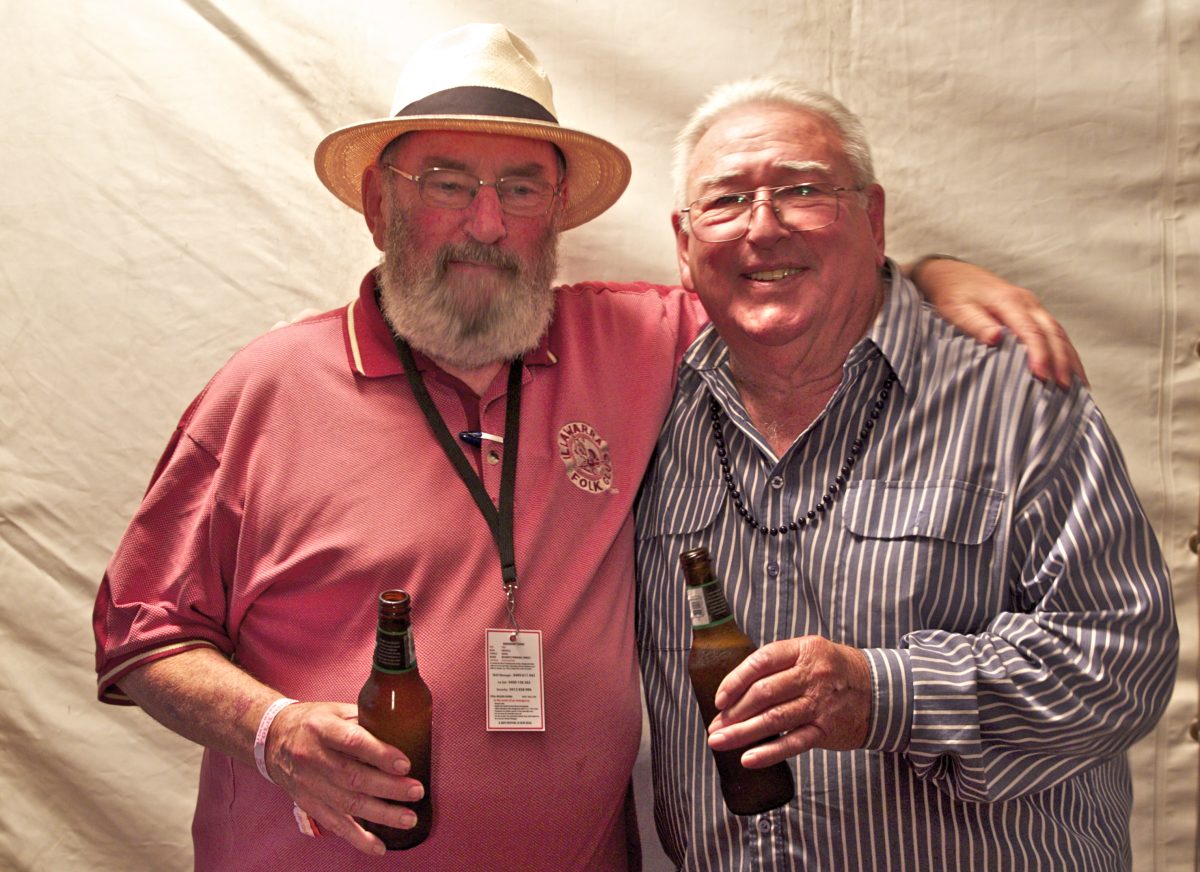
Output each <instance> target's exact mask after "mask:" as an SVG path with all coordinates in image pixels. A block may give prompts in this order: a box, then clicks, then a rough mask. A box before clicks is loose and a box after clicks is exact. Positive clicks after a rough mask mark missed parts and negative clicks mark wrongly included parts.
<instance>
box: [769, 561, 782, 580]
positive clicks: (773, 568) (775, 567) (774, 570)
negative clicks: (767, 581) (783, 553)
mask: <svg viewBox="0 0 1200 872" xmlns="http://www.w3.org/2000/svg"><path fill="white" fill-rule="evenodd" d="M778 574H779V564H778V563H768V564H767V575H769V576H771V578H774V577H775V576H777V575H778Z"/></svg>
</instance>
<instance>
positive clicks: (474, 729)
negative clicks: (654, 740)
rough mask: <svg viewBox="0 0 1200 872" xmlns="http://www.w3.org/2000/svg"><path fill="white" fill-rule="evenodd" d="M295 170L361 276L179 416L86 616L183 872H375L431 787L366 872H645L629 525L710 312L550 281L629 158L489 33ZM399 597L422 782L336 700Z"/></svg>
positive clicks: (640, 289)
mask: <svg viewBox="0 0 1200 872" xmlns="http://www.w3.org/2000/svg"><path fill="white" fill-rule="evenodd" d="M317 170H318V174H319V175H320V177H321V179H322V181H323V182H324V183H325V184H326V186H327V187H328V188H329V189H330V190H331V191H332V192H333V193H334V194H335V195H336V196H337V197H338V198H339V199H341V200H342V201H343V202H344V203H346V204H347V205H350V206H352V207H353V208H355V209H359V210H361V211H362V212H363V214H364V216H365V218H366V222H367V226H368V228H369V229H370V232H371V234H372V237H373V239H374V241H375V244H376V245H377V246H378V247H379V248H380V249H381V250H383V251H384V252H385V256H384V260H383V265H382V266H381V267H380V268H378V269H376V270H372V271H371V272H370V273H369V274H368V275H367V276H366V277H365V279H364V280H363V282H362V284H361V287H360V289H359V294H358V297H357V298H356V299H355V300H354V301H352V302H351V303H349V305H346V306H344V307H340V308H338V309H336V310H334V311H332V312H328V313H326V314H323V315H320V316H317V317H313V318H309V319H306V320H303V321H301V322H299V323H296V324H292V325H289V326H287V327H284V328H281V329H278V330H275V331H273V332H271V333H269V334H267V335H265V336H263V337H261V338H259V339H257V340H255V341H254V342H252V343H251V344H250V345H248V346H247V347H246V348H245V349H243V350H242V351H240V352H238V353H237V354H236V355H234V357H233V358H232V359H231V360H230V361H229V362H228V363H227V364H226V365H225V366H224V367H223V368H222V369H221V371H220V372H219V373H218V374H217V375H216V376H215V377H214V378H213V379H212V381H211V382H210V383H209V385H208V386H207V387H206V388H205V390H204V392H203V393H202V394H201V395H200V396H199V397H198V398H197V399H196V400H195V401H194V402H193V403H192V405H191V406H190V407H189V409H188V410H187V412H186V413H185V414H184V416H183V419H182V420H181V422H180V424H179V427H178V429H177V430H176V433H175V435H174V437H173V439H172V440H171V442H170V444H169V446H168V448H167V450H166V453H165V454H164V455H163V458H162V460H161V461H160V463H159V466H158V468H157V470H156V471H155V475H154V478H153V481H152V482H151V485H150V488H149V490H148V491H147V493H146V496H145V498H144V500H143V503H142V505H141V507H140V508H139V510H138V512H137V514H136V515H135V517H134V519H133V521H132V523H131V525H130V527H129V529H128V531H127V532H126V534H125V537H124V539H123V540H122V542H121V544H120V546H119V548H118V550H117V553H116V554H115V556H114V558H113V560H112V562H111V563H110V565H109V568H108V571H107V573H106V575H105V579H104V582H103V584H102V585H101V589H100V593H99V596H98V598H97V604H96V612H95V618H94V625H95V632H96V636H97V647H98V653H97V673H98V675H99V692H100V697H101V699H102V700H104V701H106V702H112V703H125V704H136V705H139V706H141V707H142V708H143V709H144V710H146V711H147V712H148V713H149V714H150V715H151V716H153V717H154V718H156V719H158V720H159V721H161V722H162V723H164V724H165V725H167V726H168V727H169V728H170V729H172V730H174V731H176V732H178V733H180V734H182V735H183V736H186V737H188V738H190V739H192V740H193V741H196V742H198V743H200V744H202V745H203V746H204V747H205V755H204V762H203V765H202V770H201V775H200V788H199V797H198V800H197V808H196V816H195V820H194V824H193V838H194V843H195V857H196V868H197V869H199V870H221V872H230V870H239V869H254V870H289V872H290V870H293V869H305V870H324V869H346V868H354V867H355V865H356V864H359V863H362V862H364V861H365V858H363V857H362V856H360V855H358V854H357V853H356V852H357V851H361V852H364V853H366V854H382V853H383V852H384V847H383V844H382V843H381V842H380V841H379V839H378V838H376V837H375V836H374V835H372V834H370V833H369V832H367V831H366V830H365V829H364V828H363V827H362V826H361V825H360V823H359V820H367V821H373V822H377V823H380V824H384V825H387V826H390V827H396V828H406V827H411V826H413V824H414V821H415V815H414V812H413V811H412V809H411V808H410V807H408V806H407V805H405V804H403V803H405V802H413V801H415V800H416V799H418V798H419V797H421V796H422V795H423V794H424V792H425V791H429V794H430V796H431V797H432V798H433V809H434V812H433V829H432V833H431V835H430V836H429V838H428V839H427V840H426V841H424V842H423V843H422V844H420V845H418V846H416V847H414V848H411V849H410V850H407V851H405V852H404V853H402V854H397V855H389V857H388V858H387V860H386V861H385V862H386V864H387V868H396V869H422V870H464V869H502V868H522V869H530V870H536V869H554V870H581V872H582V870H589V872H596V870H624V869H627V868H630V866H631V865H634V866H636V862H637V861H636V856H637V855H636V828H635V827H634V826H633V825H632V824H630V823H627V820H628V818H627V810H628V807H629V804H628V797H629V795H630V792H629V785H630V775H631V771H632V767H633V763H634V760H635V757H636V755H637V750H638V744H639V738H640V729H641V704H640V697H639V693H640V689H639V680H638V675H637V668H636V662H635V656H634V630H633V608H634V585H633V521H632V517H631V508H632V502H633V499H634V496H635V494H636V493H637V490H638V486H639V483H640V481H641V477H642V474H643V472H644V470H645V468H646V465H647V463H648V462H649V459H650V455H651V452H652V451H653V449H654V444H655V439H656V437H657V435H658V431H659V426H660V424H661V422H662V419H663V416H664V414H665V412H666V410H667V407H668V405H669V402H670V398H671V391H672V388H673V386H674V377H675V370H676V366H677V364H678V362H679V359H680V356H681V354H682V353H683V350H684V349H685V348H686V347H687V345H688V344H689V343H690V342H691V340H692V339H693V338H694V336H695V335H696V333H697V332H698V331H699V329H700V327H701V325H702V322H703V319H704V315H703V312H702V310H701V308H700V306H699V305H698V303H697V301H696V300H695V298H694V297H693V296H692V295H690V294H688V293H686V292H684V291H682V290H681V289H679V288H662V287H656V286H651V285H645V284H636V285H614V284H606V283H588V284H576V285H571V286H564V287H558V288H554V287H553V278H554V274H555V248H556V242H557V238H558V234H559V233H560V232H562V231H565V230H568V229H570V228H572V227H575V226H578V225H580V224H583V223H585V222H586V221H589V220H591V219H592V218H594V217H596V216H597V215H599V214H601V213H602V212H603V211H604V210H605V209H607V208H608V207H609V206H610V205H612V203H614V202H615V201H616V200H617V198H618V197H619V196H620V195H621V193H622V191H623V190H624V188H625V186H626V184H627V182H628V178H629V163H628V160H627V158H626V157H625V155H624V154H623V153H622V152H621V151H620V150H619V149H618V148H616V147H615V146H613V145H612V144H610V143H608V142H606V141H604V140H602V139H599V138H597V137H594V136H590V135H588V134H585V133H582V132H579V131H576V130H571V129H569V128H566V127H562V126H560V125H559V124H558V122H557V120H556V118H555V115H554V108H553V102H552V99H551V92H550V85H549V81H548V80H547V79H546V77H545V74H544V73H543V72H542V71H541V68H540V66H539V65H538V63H537V60H536V58H535V57H534V56H533V53H532V51H531V50H530V49H529V47H528V46H527V45H526V44H525V43H524V42H522V41H521V40H520V39H518V38H517V37H515V36H514V35H512V34H511V33H510V32H508V31H507V30H506V29H505V28H503V27H500V26H498V25H469V26H466V27H463V28H459V29H458V30H455V31H452V32H450V33H448V34H444V35H443V36H441V37H438V38H437V39H435V40H434V41H432V42H431V43H429V44H427V45H426V46H425V47H424V48H422V49H421V50H420V51H419V52H418V53H417V55H416V56H415V57H414V58H413V59H412V61H411V62H410V63H409V64H408V66H407V67H406V68H405V70H404V72H403V73H402V75H401V79H400V84H399V87H398V88H397V97H396V102H395V109H394V112H393V117H390V118H386V119H379V120H374V121H369V122H366V123H363V124H357V125H352V126H350V127H347V128H343V129H342V130H339V131H335V132H334V133H332V134H330V135H329V136H328V137H327V138H326V139H325V140H324V141H323V142H322V144H321V146H320V147H319V148H318V151H317ZM943 266H952V267H958V266H960V265H943ZM941 268H943V267H942V266H939V269H941ZM962 268H963V269H967V267H965V266H963V267H962ZM992 287H1003V284H1002V283H999V282H998V280H997V281H996V283H995V284H993V285H985V290H984V292H983V294H982V295H983V296H985V297H986V296H987V295H988V293H989V291H988V290H987V289H988V288H992ZM977 295H978V292H977ZM1016 297H1017V300H1018V305H1017V306H1016V307H1015V308H1016V311H1017V314H1016V316H1015V317H1016V318H1017V319H1018V320H1021V319H1027V318H1028V317H1030V316H1029V314H1028V312H1027V311H1026V310H1025V309H1024V308H1022V305H1021V300H1022V299H1024V298H1023V297H1021V294H1020V293H1017V294H1016ZM958 302H959V304H961V299H960V300H959V301H958ZM1033 317H1034V318H1035V320H1036V319H1037V318H1038V317H1040V315H1039V314H1036V313H1035V315H1034V316H1033ZM984 329H985V330H986V329H989V328H988V327H987V325H985V326H984ZM518 439H519V442H520V445H519V448H518ZM518 456H519V458H520V460H519V463H518ZM392 587H402V588H404V589H406V590H407V591H409V593H410V594H411V597H412V603H413V608H412V616H413V631H414V638H415V644H416V650H417V656H418V660H419V663H420V668H421V674H422V676H423V677H424V679H425V681H426V683H427V684H428V685H429V687H430V688H431V691H432V695H433V757H432V759H433V764H432V775H431V778H430V783H429V784H422V783H420V782H418V781H416V780H415V779H412V778H409V777H407V773H408V771H409V761H408V759H407V757H406V756H405V754H404V750H405V749H403V748H395V747H392V746H390V745H387V744H385V743H383V742H381V741H379V740H378V739H376V738H375V737H373V736H372V735H371V734H370V733H368V732H367V731H366V730H364V729H363V728H362V727H360V726H359V725H358V723H357V720H356V716H357V709H356V707H355V706H354V705H353V703H352V701H353V700H354V699H355V698H356V695H357V692H358V689H359V688H360V686H361V685H362V683H363V680H364V678H365V677H366V674H367V672H368V670H369V669H370V662H371V652H372V646H373V644H374V628H375V609H376V601H377V598H378V595H379V593H380V591H382V590H384V589H387V588H392ZM497 634H500V635H503V636H504V637H508V636H510V635H511V636H513V637H514V638H515V640H516V641H515V644H520V645H523V646H527V650H528V652H529V655H530V658H531V661H530V662H531V663H532V664H533V665H534V667H535V668H536V670H537V675H538V681H539V683H540V687H541V694H540V698H539V699H538V700H536V701H535V702H534V703H533V704H532V705H531V706H530V707H529V709H528V710H527V711H523V712H522V714H521V718H520V720H519V722H518V723H512V722H500V721H499V720H497V719H496V718H494V717H493V716H492V714H491V712H492V707H491V706H490V702H492V701H493V700H494V699H495V697H496V694H497V693H498V691H497V688H496V687H495V686H494V685H493V684H491V683H489V680H488V668H489V660H488V656H489V650H490V646H491V644H492V640H493V639H494V637H495V636H496V635H497ZM256 769H257V771H256ZM318 833H319V834H320V836H319V837H315V838H314V837H312V836H314V835H316V834H318Z"/></svg>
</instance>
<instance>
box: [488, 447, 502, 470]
mask: <svg viewBox="0 0 1200 872" xmlns="http://www.w3.org/2000/svg"><path fill="white" fill-rule="evenodd" d="M499 462H500V452H499V451H497V450H496V449H494V448H493V449H492V450H491V451H489V452H488V463H490V464H491V465H492V466H495V465H496V464H497V463H499Z"/></svg>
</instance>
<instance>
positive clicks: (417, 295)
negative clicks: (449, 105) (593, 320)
mask: <svg viewBox="0 0 1200 872" xmlns="http://www.w3.org/2000/svg"><path fill="white" fill-rule="evenodd" d="M383 160H384V163H385V164H387V165H390V166H394V167H396V168H398V169H401V170H403V171H405V172H407V173H409V174H411V175H419V174H421V173H423V172H426V171H428V170H430V169H432V168H434V167H441V168H443V169H458V170H463V171H465V172H468V173H470V174H471V175H473V176H475V177H476V178H480V179H483V180H484V181H486V182H494V181H495V180H496V179H499V178H511V177H514V176H526V177H529V178H537V179H544V180H546V181H548V182H550V183H552V184H557V182H558V178H559V169H558V162H557V157H556V155H555V152H554V149H553V147H552V146H551V145H549V144H548V143H546V142H540V141H537V140H532V139H525V138H522V137H511V136H494V135H490V134H479V133H451V132H445V131H421V132H417V133H410V134H407V135H406V136H405V137H403V139H401V140H400V141H399V142H398V143H397V144H396V145H395V147H393V148H390V149H388V150H387V151H386V153H385V157H384V159H383ZM564 196H565V193H564ZM561 204H562V199H561V198H556V199H555V200H554V202H553V203H552V205H551V206H550V209H549V210H548V211H547V212H546V214H544V215H535V216H513V215H508V214H506V213H504V212H503V210H502V209H501V208H500V201H499V198H498V197H497V194H496V190H495V189H494V188H491V187H483V188H480V189H479V190H478V192H477V193H476V195H475V199H474V200H473V201H472V202H471V204H470V205H469V206H467V207H465V208H463V209H443V208H437V207H433V206H429V205H427V204H426V203H425V202H424V201H422V199H421V196H420V192H419V189H418V185H417V184H416V183H414V182H412V181H410V180H408V179H405V178H403V177H402V176H400V175H398V174H396V173H393V172H391V171H389V170H386V169H383V168H381V167H379V166H372V167H369V168H368V169H367V171H366V173H365V174H364V177H363V207H364V208H363V214H364V215H365V216H366V218H367V224H368V226H369V227H370V229H371V233H372V236H373V238H374V240H375V244H376V246H378V247H379V248H380V249H381V250H382V251H383V252H384V262H383V266H382V267H381V269H380V272H379V283H380V290H381V303H382V308H383V312H384V314H385V315H386V316H387V318H388V321H389V322H390V323H391V324H392V326H393V328H394V329H395V330H396V331H397V332H398V333H399V334H400V335H401V336H403V337H404V338H405V339H406V340H408V342H409V343H410V344H411V345H412V346H413V347H414V348H417V349H418V350H420V351H422V352H424V353H425V354H427V355H429V356H430V357H432V358H434V359H435V360H438V361H441V362H443V363H448V364H451V365H453V366H456V367H462V368H464V369H474V368H477V367H481V366H484V365H486V364H490V363H495V362H498V361H503V360H510V359H512V358H514V357H516V356H517V355H519V354H521V353H523V352H525V351H528V350H529V349H531V348H533V347H534V346H536V345H537V343H538V341H539V340H540V338H541V335H542V333H544V332H545V329H546V327H547V325H548V324H549V323H550V318H551V316H552V314H553V311H554V291H553V289H552V287H551V284H552V282H553V279H554V273H555V270H556V268H557V243H558V229H557V228H558V219H559V215H560V213H561Z"/></svg>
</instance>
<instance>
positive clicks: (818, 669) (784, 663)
mask: <svg viewBox="0 0 1200 872" xmlns="http://www.w3.org/2000/svg"><path fill="white" fill-rule="evenodd" d="M716 705H717V708H718V709H720V713H719V714H718V715H717V716H716V717H715V718H714V719H713V721H712V724H711V725H710V727H709V739H708V744H709V747H711V748H713V749H714V750H718V751H730V750H733V749H735V748H741V747H744V746H745V745H749V744H751V743H755V742H762V744H758V745H755V746H754V747H753V748H750V749H749V750H748V751H746V753H745V754H743V755H742V765H744V766H746V767H747V768H749V769H758V768H761V767H764V766H769V765H771V764H773V763H777V762H779V761H780V760H784V759H786V758H788V757H793V756H795V755H797V754H801V753H803V752H805V751H807V750H809V749H810V748H827V749H829V750H833V751H848V750H851V749H854V748H861V747H862V746H863V743H864V742H865V741H866V738H867V729H868V727H869V724H870V717H871V670H870V667H869V666H868V664H867V657H866V654H864V653H863V652H862V651H861V650H860V649H858V648H852V647H850V646H848V645H839V644H838V643H836V642H831V641H830V640H828V639H825V638H823V637H821V636H802V637H800V638H796V639H784V640H781V641H778V642H772V643H770V644H769V645H764V646H763V647H761V648H759V649H758V650H757V651H755V652H754V653H753V654H751V655H750V656H748V657H747V658H746V659H745V660H743V661H742V662H741V663H740V664H739V665H738V666H737V667H735V668H734V669H733V671H732V672H730V673H729V675H727V676H726V677H725V679H724V680H723V681H722V682H721V685H720V687H719V688H718V689H717V695H716ZM764 740H766V741H764Z"/></svg>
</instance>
